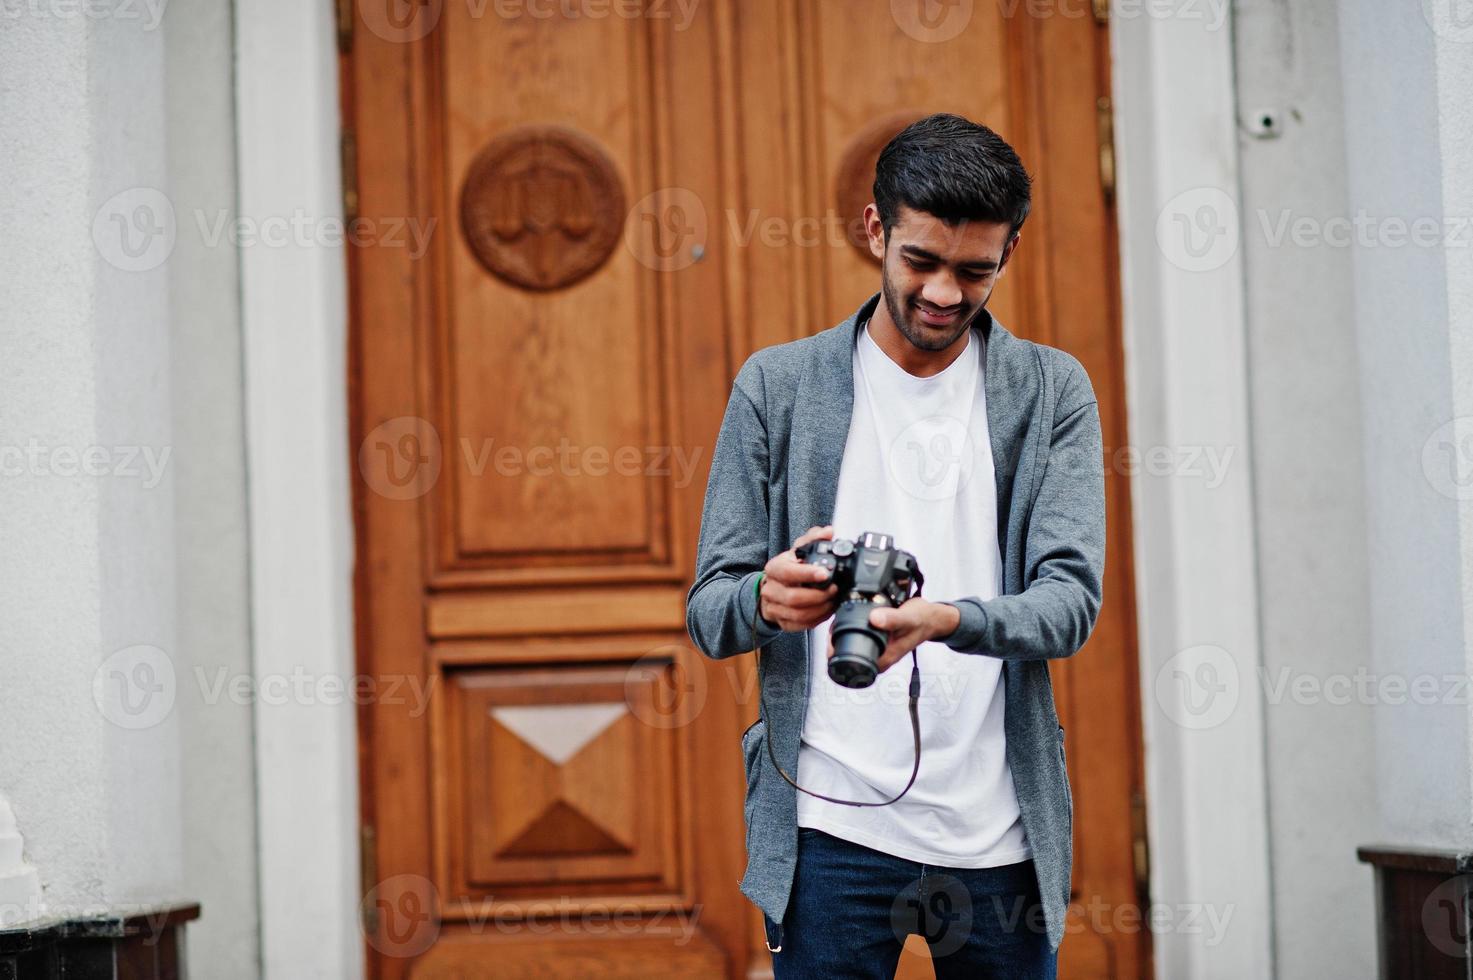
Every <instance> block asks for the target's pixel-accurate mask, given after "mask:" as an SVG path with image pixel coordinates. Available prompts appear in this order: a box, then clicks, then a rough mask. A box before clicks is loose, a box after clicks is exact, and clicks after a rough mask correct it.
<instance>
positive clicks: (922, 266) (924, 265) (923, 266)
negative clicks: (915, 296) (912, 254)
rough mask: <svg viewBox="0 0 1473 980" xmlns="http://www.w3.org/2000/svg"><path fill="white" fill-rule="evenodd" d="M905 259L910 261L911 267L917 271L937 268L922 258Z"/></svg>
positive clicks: (928, 270)
mask: <svg viewBox="0 0 1473 980" xmlns="http://www.w3.org/2000/svg"><path fill="white" fill-rule="evenodd" d="M905 261H906V262H907V263H909V265H910V267H911V268H912V269H914V270H916V271H917V272H930V271H931V270H932V269H933V268H935V266H933V265H932V264H931V263H929V262H922V261H921V260H920V259H906V260H905Z"/></svg>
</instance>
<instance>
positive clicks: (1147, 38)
mask: <svg viewBox="0 0 1473 980" xmlns="http://www.w3.org/2000/svg"><path fill="white" fill-rule="evenodd" d="M1125 6H1126V5H1121V7H1120V10H1121V13H1120V15H1119V16H1115V17H1114V18H1113V19H1112V25H1111V37H1112V45H1113V53H1114V68H1113V72H1114V89H1115V95H1114V102H1115V107H1116V129H1115V132H1116V146H1117V151H1118V153H1119V163H1120V193H1119V201H1118V215H1119V222H1120V235H1121V262H1122V276H1123V289H1124V292H1123V300H1124V307H1123V309H1124V320H1125V323H1124V327H1125V347H1126V380H1127V403H1128V405H1129V408H1130V429H1131V442H1132V444H1133V445H1134V446H1135V447H1136V448H1138V449H1139V450H1140V451H1141V452H1142V454H1143V455H1144V456H1145V458H1149V455H1148V454H1149V453H1150V452H1151V450H1152V449H1153V448H1156V447H1166V448H1168V449H1171V450H1176V451H1179V450H1181V449H1183V448H1187V449H1190V450H1192V451H1202V452H1206V451H1209V450H1210V451H1212V452H1215V453H1218V454H1219V455H1221V454H1225V453H1229V452H1231V453H1232V456H1231V462H1230V465H1228V466H1227V467H1226V468H1225V470H1224V471H1223V472H1222V474H1221V482H1219V483H1216V484H1215V485H1214V484H1213V483H1211V482H1209V481H1204V480H1202V479H1198V478H1190V477H1184V476H1168V477H1160V476H1151V475H1141V476H1139V477H1138V478H1137V479H1135V481H1134V483H1133V486H1132V495H1133V496H1132V499H1133V505H1134V534H1135V541H1134V547H1135V566H1136V577H1137V582H1136V588H1137V594H1138V597H1139V605H1138V617H1139V624H1140V633H1139V635H1140V668H1141V704H1142V709H1143V711H1142V714H1143V718H1142V722H1143V727H1144V738H1145V762H1146V799H1147V801H1148V802H1147V807H1148V828H1149V835H1150V844H1151V871H1152V873H1151V898H1152V900H1153V901H1154V902H1157V903H1164V904H1165V905H1166V906H1167V907H1168V908H1169V909H1171V910H1173V915H1172V916H1170V917H1169V918H1168V919H1167V927H1166V928H1164V929H1161V930H1159V931H1157V932H1156V934H1155V937H1154V939H1155V962H1156V971H1157V976H1159V977H1162V978H1163V980H1167V978H1169V980H1195V978H1209V977H1223V978H1237V977H1250V976H1251V977H1266V976H1270V975H1272V956H1271V932H1272V929H1271V923H1272V917H1273V910H1272V906H1271V893H1270V889H1269V854H1268V833H1267V814H1266V806H1265V797H1264V778H1265V777H1264V745H1263V740H1264V733H1263V705H1262V701H1261V698H1260V697H1259V693H1258V685H1257V677H1258V670H1259V666H1260V662H1261V657H1260V652H1259V641H1258V610H1257V583H1256V578H1255V564H1256V560H1257V558H1256V552H1255V547H1254V534H1253V506H1252V503H1253V502H1252V472H1251V470H1252V450H1251V442H1250V427H1249V422H1248V419H1249V415H1248V403H1247V398H1248V387H1247V364H1246V346H1245V345H1246V339H1245V319H1244V297H1243V280H1242V276H1243V270H1242V259H1241V255H1240V253H1239V248H1238V244H1239V234H1240V227H1239V213H1240V210H1241V205H1240V195H1239V186H1238V153H1237V145H1236V140H1237V136H1236V120H1235V108H1236V107H1235V101H1234V92H1233V61H1232V28H1231V24H1230V23H1229V21H1228V18H1227V10H1228V8H1227V4H1226V3H1205V4H1190V5H1187V4H1182V5H1177V6H1176V7H1174V8H1173V10H1174V11H1175V12H1174V13H1173V14H1172V15H1171V16H1157V15H1155V14H1150V15H1147V14H1146V13H1144V12H1143V9H1142V6H1141V5H1139V4H1130V5H1128V6H1129V8H1130V9H1131V10H1132V11H1133V12H1134V13H1133V15H1131V16H1126V15H1125V10H1124V8H1125ZM1184 909H1185V910H1191V911H1192V913H1193V914H1194V916H1195V918H1194V920H1193V921H1194V922H1195V923H1196V924H1197V928H1189V927H1188V926H1187V925H1186V923H1185V919H1184V913H1183V910H1184ZM1213 923H1216V925H1214V924H1213Z"/></svg>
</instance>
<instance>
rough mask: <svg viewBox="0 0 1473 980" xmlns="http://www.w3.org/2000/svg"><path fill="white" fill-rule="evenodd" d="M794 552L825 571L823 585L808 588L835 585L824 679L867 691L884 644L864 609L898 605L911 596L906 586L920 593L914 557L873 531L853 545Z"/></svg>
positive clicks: (842, 541) (826, 544)
mask: <svg viewBox="0 0 1473 980" xmlns="http://www.w3.org/2000/svg"><path fill="white" fill-rule="evenodd" d="M795 553H796V555H797V556H798V560H799V561H801V562H805V563H806V564H809V565H817V566H819V567H820V568H827V569H828V570H829V581H828V582H815V583H813V587H814V588H820V589H823V588H828V586H829V585H836V586H838V590H839V596H840V603H839V608H838V611H837V612H836V613H835V614H834V629H833V637H834V655H833V656H832V657H831V658H829V678H830V679H832V680H833V681H834V682H835V683H836V684H841V685H843V686H844V687H869V686H870V685H871V684H873V683H874V682H875V676H876V675H877V674H878V672H879V671H878V668H877V666H876V662H877V661H878V660H879V659H880V654H881V653H883V652H884V650H885V644H887V643H888V642H889V641H890V638H889V636H888V635H887V634H886V633H885V632H884V631H883V630H879V629H876V628H875V627H873V626H871V625H870V623H869V614H870V610H872V609H873V608H874V607H875V606H899V605H900V604H901V603H903V602H905V601H906V600H907V599H909V598H910V597H911V594H912V593H911V589H912V588H914V589H915V592H916V594H919V593H920V589H921V586H922V584H923V583H924V582H925V576H923V575H922V574H921V569H920V566H919V565H918V564H917V563H916V559H915V555H912V554H911V553H910V552H908V551H902V550H901V549H899V548H897V547H895V540H894V538H892V537H891V536H890V535H888V534H881V533H879V532H876V531H866V532H864V533H863V534H861V535H860V536H859V538H858V540H856V541H850V540H848V539H847V538H838V539H836V540H833V541H810V542H809V543H808V544H805V545H803V546H802V547H800V548H798V549H797V550H796V552H795Z"/></svg>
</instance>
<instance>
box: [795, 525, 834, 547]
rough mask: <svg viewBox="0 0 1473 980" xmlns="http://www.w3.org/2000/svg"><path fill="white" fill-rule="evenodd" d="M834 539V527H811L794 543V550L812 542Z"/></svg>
mask: <svg viewBox="0 0 1473 980" xmlns="http://www.w3.org/2000/svg"><path fill="white" fill-rule="evenodd" d="M833 539H834V526H833V525H832V524H825V525H824V526H823V527H810V528H809V529H808V530H806V531H804V532H803V533H802V534H800V535H798V539H797V540H796V541H794V542H793V547H794V548H801V547H803V546H804V545H805V544H807V543H808V542H810V541H832V540H833Z"/></svg>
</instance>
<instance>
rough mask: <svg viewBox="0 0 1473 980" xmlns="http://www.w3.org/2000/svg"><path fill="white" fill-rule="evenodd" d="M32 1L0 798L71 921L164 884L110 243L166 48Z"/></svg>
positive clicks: (158, 583)
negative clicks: (11, 810) (36, 7)
mask: <svg viewBox="0 0 1473 980" xmlns="http://www.w3.org/2000/svg"><path fill="white" fill-rule="evenodd" d="M39 10H40V12H39V13H31V12H27V11H26V10H24V9H23V10H22V12H21V13H19V14H17V15H14V16H12V15H11V14H9V13H7V22H6V23H5V26H4V30H0V125H3V127H4V132H3V134H0V173H4V174H5V180H4V181H0V215H3V219H0V220H3V226H4V228H5V230H6V233H5V234H4V235H3V236H0V268H4V269H5V275H4V276H3V277H0V311H3V320H0V331H3V335H0V343H3V346H4V350H5V356H4V357H3V358H0V452H4V454H5V456H4V460H3V463H4V467H5V470H4V474H3V476H0V492H3V501H0V540H3V541H4V542H5V553H6V561H5V562H4V563H3V565H0V621H3V622H4V623H5V626H6V628H5V630H4V631H3V632H0V718H3V719H4V722H5V724H4V739H5V744H4V746H3V751H0V794H3V795H5V796H6V797H7V798H8V799H9V801H10V803H11V804H12V806H13V808H14V810H15V815H16V817H17V820H18V822H19V827H20V830H21V833H22V834H23V835H24V836H25V838H26V845H27V857H28V859H29V860H30V862H31V863H32V864H34V865H35V866H36V867H37V869H38V871H39V873H40V877H41V881H42V884H43V887H44V898H45V901H46V903H47V906H48V910H49V911H50V912H52V913H58V914H76V913H79V912H81V911H83V910H85V909H86V908H89V907H96V906H98V905H101V904H118V903H128V902H133V901H142V900H156V899H159V898H164V897H170V896H173V895H176V894H177V893H178V891H179V889H180V887H181V884H182V876H183V860H182V835H183V828H182V825H181V819H180V802H179V789H180V753H179V727H178V718H177V715H176V714H175V713H174V712H173V710H172V704H171V697H170V692H171V685H172V684H173V682H174V681H175V680H177V674H176V671H175V670H174V662H173V660H172V657H173V656H174V655H175V654H176V653H177V637H176V635H175V631H174V561H173V556H174V532H173V522H172V516H173V504H174V487H173V474H172V472H171V471H170V470H169V468H168V466H167V465H166V464H164V465H162V466H160V468H159V470H158V471H157V472H150V471H149V470H148V469H147V468H146V467H144V466H143V465H142V463H141V460H142V459H144V458H150V457H151V458H152V459H153V460H155V461H159V460H161V459H163V458H164V457H163V454H164V453H165V452H166V451H168V450H169V449H170V447H171V444H172V433H171V428H170V423H171V419H170V409H169V398H170V392H169V376H168V365H169V356H170V354H169V334H168V323H169V318H168V304H169V293H168V275H167V270H166V269H164V268H163V267H162V266H158V265H154V266H151V267H147V268H143V269H142V270H141V271H130V270H131V269H132V268H133V267H135V266H136V264H137V263H136V261H135V260H136V259H142V260H144V262H143V265H145V266H147V265H148V263H147V261H146V260H147V259H148V256H149V255H150V252H149V251H148V249H146V248H145V249H144V250H143V251H142V252H140V253H138V255H137V256H133V255H130V254H129V252H128V247H129V246H131V245H139V246H143V245H148V244H149V243H154V244H157V243H158V242H160V241H162V238H161V237H160V236H157V235H152V234H151V231H152V229H153V228H154V227H156V225H155V219H157V218H159V217H160V215H159V214H157V213H156V212H155V211H154V210H151V209H150V205H151V204H152V203H154V198H152V197H150V196H149V195H148V194H147V193H146V192H140V191H137V190H136V189H137V188H147V187H151V188H158V187H163V186H167V170H166V160H165V154H164V139H163V135H164V116H163V102H164V100H163V90H164V50H163V40H162V37H161V35H160V33H159V32H158V31H157V30H155V29H149V27H148V26H147V22H146V21H145V20H140V19H138V18H122V17H112V16H86V15H84V14H83V13H81V12H80V10H72V11H70V12H69V13H67V12H55V11H51V10H50V9H49V8H46V7H41V8H39ZM119 193H126V194H130V195H131V196H129V197H126V198H124V199H122V200H121V201H120V200H119V199H117V198H115V197H114V195H117V194H119ZM115 218H121V219H122V220H123V224H122V225H119V224H118V223H116V221H115ZM130 222H131V224H130ZM124 235H126V236H127V237H126V238H125V237H124ZM94 685H96V687H95V693H96V695H97V700H96V701H95V702H94Z"/></svg>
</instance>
